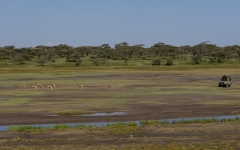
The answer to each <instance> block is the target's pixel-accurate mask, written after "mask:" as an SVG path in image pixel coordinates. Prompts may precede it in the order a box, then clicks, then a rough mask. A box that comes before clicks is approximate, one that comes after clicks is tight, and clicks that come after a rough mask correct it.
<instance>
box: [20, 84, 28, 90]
mask: <svg viewBox="0 0 240 150" xmlns="http://www.w3.org/2000/svg"><path fill="white" fill-rule="evenodd" d="M19 87H20V88H21V89H22V88H26V87H27V85H26V84H19Z"/></svg>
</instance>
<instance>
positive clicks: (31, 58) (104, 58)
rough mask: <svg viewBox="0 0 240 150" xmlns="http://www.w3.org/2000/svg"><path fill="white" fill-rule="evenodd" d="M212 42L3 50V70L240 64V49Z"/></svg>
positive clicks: (0, 62) (0, 49)
mask: <svg viewBox="0 0 240 150" xmlns="http://www.w3.org/2000/svg"><path fill="white" fill-rule="evenodd" d="M208 43H209V42H208V41H207V42H202V43H200V44H197V45H195V46H179V47H176V46H172V45H167V44H164V43H161V42H159V43H156V44H154V45H153V46H151V47H148V48H145V47H144V44H138V45H133V46H130V45H129V44H128V43H127V42H122V43H119V44H115V47H114V48H112V47H110V46H109V44H102V45H101V46H80V47H72V46H68V45H66V44H60V45H57V46H36V47H24V48H15V46H5V47H0V67H8V66H18V65H23V66H32V65H34V66H52V67H54V66H56V67H64V66H85V67H86V66H163V65H164V66H172V65H194V64H221V63H234V64H238V63H239V61H240V46H238V45H233V46H226V47H218V46H217V45H214V44H208Z"/></svg>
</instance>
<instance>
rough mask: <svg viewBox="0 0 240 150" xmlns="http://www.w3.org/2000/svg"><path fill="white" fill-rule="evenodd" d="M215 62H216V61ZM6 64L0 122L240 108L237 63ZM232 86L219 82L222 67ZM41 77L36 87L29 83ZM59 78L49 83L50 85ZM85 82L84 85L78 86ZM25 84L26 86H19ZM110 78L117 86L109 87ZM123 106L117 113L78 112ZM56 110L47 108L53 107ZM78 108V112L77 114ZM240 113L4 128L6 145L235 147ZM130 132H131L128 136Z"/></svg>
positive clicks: (73, 120)
mask: <svg viewBox="0 0 240 150" xmlns="http://www.w3.org/2000/svg"><path fill="white" fill-rule="evenodd" d="M216 68H217V69H216ZM216 68H215V67H214V66H212V67H209V66H205V67H204V66H202V67H201V66H199V67H198V68H197V67H196V66H195V67H183V66H182V67H175V66H171V67H145V68H144V67H143V68H141V67H140V68H139V67H138V68H137V67H136V68H128V67H122V68H121V67H113V68H111V67H110V68H107V67H106V68H105V67H99V68H98V67H91V68H90V69H87V68H84V67H80V68H76V67H69V68H68V69H66V68H64V67H63V68H61V67H59V68H54V69H53V68H51V67H32V68H31V67H28V68H24V67H12V68H11V69H10V68H1V74H0V95H1V97H0V102H1V103H0V120H1V121H0V124H1V125H25V124H46V123H56V124H63V123H87V122H125V121H136V120H159V119H171V118H191V117H216V116H226V115H238V114H240V102H239V98H240V95H239V90H240V84H239V83H240V76H239V75H240V71H239V70H238V67H236V66H231V67H228V66H225V67H224V66H223V67H222V68H219V67H216ZM224 74H229V75H231V77H232V83H233V85H232V87H230V88H219V87H218V82H219V79H220V78H221V76H222V75H224ZM36 83H38V84H42V85H44V88H43V89H41V88H38V89H37V90H35V89H33V88H31V85H34V84H36ZM51 83H54V84H56V88H55V89H53V90H49V89H48V88H47V87H46V86H47V85H50V84H51ZM77 83H79V84H83V85H84V86H83V88H79V87H77ZM19 84H26V85H27V88H20V87H19ZM109 84H112V85H113V88H110V89H109V88H107V87H108V85H109ZM97 112H108V113H111V112H125V114H124V115H116V116H98V117H96V116H79V115H81V114H91V113H97ZM53 114H54V115H56V116H48V115H53ZM77 115H78V116H77ZM239 126H240V124H239V121H238V120H236V121H226V122H200V123H177V124H158V123H156V124H149V125H144V126H137V125H134V124H133V125H131V124H130V125H122V124H119V125H116V126H108V127H81V128H74V129H70V128H60V129H52V130H40V131H39V130H27V129H26V130H24V131H18V130H17V131H8V132H1V134H0V135H1V136H0V139H1V140H0V145H1V147H0V148H1V149H238V148H240V146H239V144H238V143H239V141H240V137H239ZM130 135H133V137H132V138H131V137H130Z"/></svg>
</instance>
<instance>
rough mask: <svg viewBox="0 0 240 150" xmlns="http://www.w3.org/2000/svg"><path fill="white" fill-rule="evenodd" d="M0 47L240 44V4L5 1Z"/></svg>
mask: <svg viewBox="0 0 240 150" xmlns="http://www.w3.org/2000/svg"><path fill="white" fill-rule="evenodd" d="M0 19H1V22H0V47H3V46H7V45H14V46H16V47H35V46H37V45H49V46H51V45H58V44H60V43H62V44H67V45H69V46H74V47H76V46H86V45H91V46H99V45H101V44H104V43H108V44H110V45H111V46H112V47H113V46H114V45H115V44H117V43H121V42H128V43H129V44H130V45H135V44H145V45H146V47H150V46H152V45H153V44H155V43H158V42H164V43H166V44H171V45H174V46H182V45H191V46H193V45H196V44H199V43H201V42H205V41H210V43H212V44H216V45H218V46H226V45H235V44H236V45H240V30H239V28H240V0H0Z"/></svg>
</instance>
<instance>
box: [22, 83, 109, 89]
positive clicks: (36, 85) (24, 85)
mask: <svg viewBox="0 0 240 150" xmlns="http://www.w3.org/2000/svg"><path fill="white" fill-rule="evenodd" d="M77 86H78V87H79V88H83V84H79V83H77ZM19 87H20V89H25V88H27V85H26V84H19ZM38 87H39V88H41V89H43V87H44V86H43V85H42V84H37V83H35V84H34V85H31V88H33V89H34V90H37V89H38ZM55 87H56V85H55V84H53V83H51V85H47V88H48V89H49V90H53V89H55ZM112 88H113V86H112V84H109V85H108V89H112Z"/></svg>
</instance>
